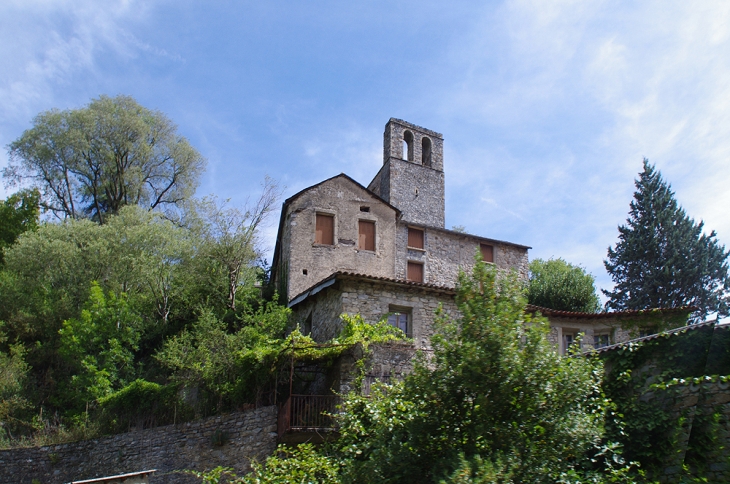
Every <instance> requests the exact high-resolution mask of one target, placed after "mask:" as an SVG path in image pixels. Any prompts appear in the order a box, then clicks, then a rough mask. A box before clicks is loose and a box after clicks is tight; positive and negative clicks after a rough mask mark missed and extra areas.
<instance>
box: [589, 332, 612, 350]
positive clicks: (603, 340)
mask: <svg viewBox="0 0 730 484" xmlns="http://www.w3.org/2000/svg"><path fill="white" fill-rule="evenodd" d="M609 344H611V338H609V335H608V334H595V335H593V346H594V347H596V348H603V347H604V346H608V345H609Z"/></svg>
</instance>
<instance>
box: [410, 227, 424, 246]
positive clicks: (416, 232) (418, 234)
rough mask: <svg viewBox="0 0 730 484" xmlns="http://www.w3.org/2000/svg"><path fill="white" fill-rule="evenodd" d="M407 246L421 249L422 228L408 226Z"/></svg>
mask: <svg viewBox="0 0 730 484" xmlns="http://www.w3.org/2000/svg"><path fill="white" fill-rule="evenodd" d="M408 247H411V248H413V249H423V230H420V229H414V228H413V227H408Z"/></svg>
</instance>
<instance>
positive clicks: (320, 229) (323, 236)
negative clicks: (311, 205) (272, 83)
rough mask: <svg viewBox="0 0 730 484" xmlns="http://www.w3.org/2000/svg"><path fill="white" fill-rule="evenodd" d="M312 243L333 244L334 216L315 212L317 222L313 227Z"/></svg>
mask: <svg viewBox="0 0 730 484" xmlns="http://www.w3.org/2000/svg"><path fill="white" fill-rule="evenodd" d="M314 243H315V244H323V245H335V217H334V216H332V215H327V214H324V213H318V214H317V222H316V227H315V229H314Z"/></svg>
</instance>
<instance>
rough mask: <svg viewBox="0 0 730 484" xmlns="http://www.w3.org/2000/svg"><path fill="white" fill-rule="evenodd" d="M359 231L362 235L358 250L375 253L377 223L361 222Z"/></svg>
mask: <svg viewBox="0 0 730 484" xmlns="http://www.w3.org/2000/svg"><path fill="white" fill-rule="evenodd" d="M358 229H359V233H360V236H359V237H358V244H357V246H358V248H360V249H361V250H372V251H373V252H375V222H372V221H370V220H360V221H359V222H358Z"/></svg>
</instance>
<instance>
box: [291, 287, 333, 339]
mask: <svg viewBox="0 0 730 484" xmlns="http://www.w3.org/2000/svg"><path fill="white" fill-rule="evenodd" d="M339 288H340V283H339V282H338V283H335V284H334V285H333V286H330V287H328V288H326V289H325V290H323V291H320V292H319V293H318V294H316V295H315V296H311V297H309V298H308V299H307V300H306V301H304V302H302V303H300V304H297V305H296V306H295V307H294V308H293V318H294V325H295V326H296V325H299V328H300V330H301V332H302V333H303V334H305V335H307V334H310V335H311V337H312V339H314V341H317V342H318V343H323V342H325V341H327V340H329V339H332V338H334V337H336V336H337V335H338V334H339V333H340V330H341V329H342V321H341V320H340V315H341V314H342V313H343V309H342V298H341V296H342V292H341V291H340V289H339ZM309 322H311V326H310V324H309ZM310 331H311V333H310Z"/></svg>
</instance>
